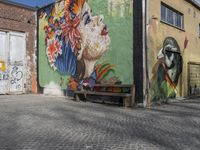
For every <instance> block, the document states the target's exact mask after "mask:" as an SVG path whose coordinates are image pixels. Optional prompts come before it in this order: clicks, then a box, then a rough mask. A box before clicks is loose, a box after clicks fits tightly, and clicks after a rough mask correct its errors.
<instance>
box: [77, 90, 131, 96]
mask: <svg viewBox="0 0 200 150" xmlns="http://www.w3.org/2000/svg"><path fill="white" fill-rule="evenodd" d="M74 94H89V95H106V96H121V97H131V96H132V94H130V93H113V92H112V93H111V92H95V91H75V92H74Z"/></svg>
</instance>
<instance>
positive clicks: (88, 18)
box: [85, 16, 91, 25]
mask: <svg viewBox="0 0 200 150" xmlns="http://www.w3.org/2000/svg"><path fill="white" fill-rule="evenodd" d="M90 21H91V19H90V16H87V18H86V19H85V25H86V24H88V23H90Z"/></svg>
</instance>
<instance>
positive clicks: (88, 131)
mask: <svg viewBox="0 0 200 150" xmlns="http://www.w3.org/2000/svg"><path fill="white" fill-rule="evenodd" d="M18 149H19V150H22V149H23V150H160V149H180V150H195V149H196V150H199V149H200V99H199V100H198V99H196V100H187V101H182V102H172V103H170V104H168V105H162V106H155V107H152V108H151V109H142V108H140V109H139V108H138V109H132V110H131V109H123V108H122V107H118V106H106V105H102V104H96V103H91V102H86V103H85V102H74V101H71V100H67V99H66V98H57V97H45V96H42V95H21V96H0V150H18Z"/></svg>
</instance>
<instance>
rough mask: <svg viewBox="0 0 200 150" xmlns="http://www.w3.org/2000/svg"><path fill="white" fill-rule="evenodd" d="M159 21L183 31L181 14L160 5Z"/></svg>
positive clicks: (162, 4)
mask: <svg viewBox="0 0 200 150" xmlns="http://www.w3.org/2000/svg"><path fill="white" fill-rule="evenodd" d="M161 21H163V22H165V23H168V24H170V25H173V26H175V27H178V28H181V29H183V28H184V26H183V14H181V13H180V12H178V11H176V10H174V9H173V8H170V7H169V6H167V5H166V4H164V3H161Z"/></svg>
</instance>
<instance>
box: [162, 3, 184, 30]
mask: <svg viewBox="0 0 200 150" xmlns="http://www.w3.org/2000/svg"><path fill="white" fill-rule="evenodd" d="M163 6H164V7H165V8H167V9H169V10H170V11H172V13H173V23H170V22H169V21H167V19H166V18H167V13H166V12H165V19H163V18H162V7H163ZM165 11H166V10H165ZM174 14H176V15H174ZM177 17H181V27H180V26H178V25H176V23H175V18H177ZM160 22H162V23H164V24H167V25H169V26H172V27H174V28H177V29H179V30H182V31H185V29H184V27H185V25H184V14H183V13H181V12H180V11H178V10H176V9H174V8H172V7H171V6H169V5H167V4H165V3H163V2H161V5H160Z"/></svg>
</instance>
